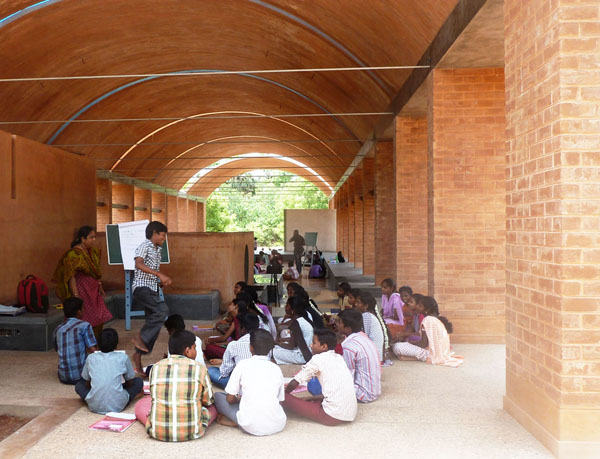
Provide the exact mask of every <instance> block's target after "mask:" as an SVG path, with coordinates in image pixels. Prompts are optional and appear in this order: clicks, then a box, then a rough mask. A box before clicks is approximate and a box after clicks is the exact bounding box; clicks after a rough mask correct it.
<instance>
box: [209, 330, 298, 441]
mask: <svg viewBox="0 0 600 459" xmlns="http://www.w3.org/2000/svg"><path fill="white" fill-rule="evenodd" d="M273 345H274V341H273V337H272V336H271V334H270V333H269V332H267V331H266V330H261V329H254V330H252V331H251V332H250V333H249V346H250V352H251V354H252V356H251V357H250V358H248V359H245V360H243V361H241V362H239V363H238V364H237V365H236V366H235V368H234V369H233V372H232V373H231V377H230V378H229V382H228V383H227V386H226V387H225V392H218V393H216V394H215V405H216V407H217V411H218V412H219V413H220V415H219V417H218V418H217V422H218V423H219V424H222V425H228V426H238V425H239V426H240V428H241V429H242V430H243V431H245V432H247V433H249V434H252V435H272V434H275V433H277V432H281V431H282V430H283V428H284V427H285V422H286V416H285V413H284V411H283V409H282V408H281V405H280V404H279V402H280V401H282V400H283V399H284V395H283V374H282V373H281V369H280V368H279V367H278V366H277V365H275V364H274V363H273V362H271V361H270V359H269V357H268V356H269V354H270V353H271V351H272V350H273Z"/></svg>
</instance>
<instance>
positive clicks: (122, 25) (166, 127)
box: [0, 0, 457, 192]
mask: <svg viewBox="0 0 600 459" xmlns="http://www.w3.org/2000/svg"><path fill="white" fill-rule="evenodd" d="M456 3H457V0H404V1H402V2H396V3H394V2H392V3H390V2H379V1H371V2H364V1H362V0H343V1H340V2H334V1H330V0H311V1H310V2H306V1H300V0H295V1H294V0H264V1H263V0H229V1H227V2H223V1H216V0H215V1H209V0H203V1H200V0H196V1H188V2H181V1H177V0H89V1H85V2H81V1H77V0H46V1H37V2H36V1H31V0H30V1H23V0H11V1H5V2H0V69H1V78H3V79H11V78H12V79H14V78H23V77H35V78H39V77H53V76H84V75H149V74H153V75H154V74H164V73H169V74H170V73H176V72H190V71H193V72H204V73H206V72H211V71H215V70H234V71H244V70H246V71H251V70H261V69H275V70H282V69H322V68H346V67H365V66H366V67H375V66H399V65H408V66H410V65H415V64H416V63H417V62H418V60H419V58H420V57H421V55H422V54H423V52H424V51H425V49H426V48H427V47H428V46H429V44H430V43H431V41H432V40H433V38H434V37H435V35H436V34H437V32H438V30H439V28H440V26H441V25H442V23H443V22H444V20H445V19H446V18H447V16H448V15H449V13H450V12H451V10H452V9H453V8H454V7H455V5H456ZM409 73H410V70H369V71H360V72H356V71H348V72H341V71H336V72H318V71H315V72H290V73H267V74H252V73H250V72H243V73H240V74H233V75H214V74H212V75H206V74H204V75H186V76H148V77H141V76H139V77H133V76H132V77H127V78H100V79H76V80H50V81H20V82H0V100H1V101H2V103H0V121H60V122H56V123H34V124H14V125H0V129H5V130H9V131H11V132H13V133H16V134H19V135H22V136H25V137H28V138H31V139H34V140H37V141H40V142H43V143H51V144H53V145H57V146H60V147H61V148H64V149H66V150H69V151H74V152H79V153H82V154H85V155H89V156H90V157H92V158H94V159H95V160H96V165H97V167H98V168H99V169H112V170H113V171H115V172H119V173H122V174H125V175H128V176H132V177H137V178H140V179H143V180H147V181H151V182H154V183H157V184H161V185H164V186H169V187H171V188H177V184H179V183H181V184H183V183H185V182H186V181H187V179H186V176H187V177H188V178H189V177H191V176H192V175H193V174H194V173H195V172H197V170H199V169H201V168H202V167H206V166H207V165H208V164H211V163H213V162H214V161H215V160H216V159H215V158H223V157H230V156H233V155H239V154H244V153H249V152H268V153H274V154H280V155H282V156H288V157H296V158H301V160H302V162H303V163H305V164H306V165H307V166H309V167H311V168H313V169H314V170H315V171H317V172H318V174H319V175H321V176H323V177H324V178H326V180H327V181H329V182H331V183H333V184H335V183H336V182H337V181H338V180H339V178H340V177H341V176H342V174H343V173H344V171H345V170H346V168H347V167H348V165H349V164H350V163H351V162H352V160H353V159H354V156H355V155H356V153H357V152H358V151H359V149H360V148H361V145H362V144H363V141H364V140H365V139H366V138H367V137H368V136H369V135H370V134H371V132H372V131H373V126H374V124H375V122H376V120H377V116H375V115H372V116H331V115H332V114H342V113H367V112H368V113H379V112H383V111H385V110H386V107H388V105H389V103H390V101H391V100H392V99H393V97H394V95H395V94H396V93H397V92H398V90H399V88H400V87H401V86H402V84H403V83H404V81H405V80H406V78H407V77H408V75H409ZM297 114H319V115H327V116H319V117H294V116H292V117H286V115H297ZM272 115H281V116H279V117H278V116H272ZM106 119H113V120H114V119H120V120H131V119H136V121H111V122H82V121H86V120H106ZM67 121H68V122H67ZM219 139H222V140H219ZM138 143H141V144H139V145H136V144H138ZM132 147H133V148H132ZM190 149H191V150H190ZM188 150H189V151H188ZM175 158H177V159H175ZM269 161H270V160H268V159H264V160H259V159H257V160H256V161H254V162H255V163H257V164H256V166H257V167H263V166H264V167H267V164H268V163H269ZM192 192H193V191H192Z"/></svg>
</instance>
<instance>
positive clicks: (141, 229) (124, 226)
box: [119, 220, 150, 270]
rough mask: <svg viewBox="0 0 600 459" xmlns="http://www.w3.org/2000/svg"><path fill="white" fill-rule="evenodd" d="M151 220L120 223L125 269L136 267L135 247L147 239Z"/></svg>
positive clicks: (120, 238) (120, 239)
mask: <svg viewBox="0 0 600 459" xmlns="http://www.w3.org/2000/svg"><path fill="white" fill-rule="evenodd" d="M148 223H150V221H149V220H140V221H137V222H127V223H119V241H120V243H121V255H122V256H123V269H125V270H133V269H135V260H134V258H135V249H137V247H138V246H139V245H140V244H141V243H142V242H144V241H145V240H146V226H148Z"/></svg>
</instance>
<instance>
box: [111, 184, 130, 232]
mask: <svg viewBox="0 0 600 459" xmlns="http://www.w3.org/2000/svg"><path fill="white" fill-rule="evenodd" d="M112 204H118V205H122V206H127V208H125V209H119V208H113V209H112V222H113V223H124V222H131V221H133V185H127V184H124V183H117V182H112Z"/></svg>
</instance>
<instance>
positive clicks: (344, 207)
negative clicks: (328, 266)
mask: <svg viewBox="0 0 600 459" xmlns="http://www.w3.org/2000/svg"><path fill="white" fill-rule="evenodd" d="M347 190H348V187H347V185H346V184H345V183H344V184H343V185H342V187H341V188H340V190H339V191H338V193H339V194H340V219H341V223H342V224H341V241H340V250H341V251H342V253H343V255H344V257H346V256H347V255H348V192H347Z"/></svg>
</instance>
